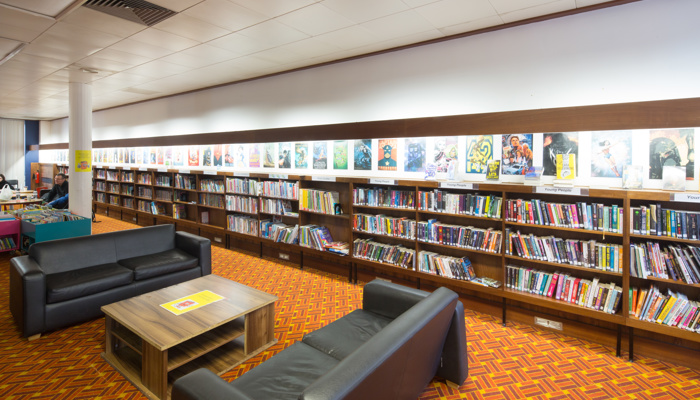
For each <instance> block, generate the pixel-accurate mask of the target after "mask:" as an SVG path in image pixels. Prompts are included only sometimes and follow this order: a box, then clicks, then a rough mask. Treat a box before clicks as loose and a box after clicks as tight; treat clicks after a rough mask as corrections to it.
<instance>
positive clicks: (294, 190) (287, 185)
mask: <svg viewBox="0 0 700 400" xmlns="http://www.w3.org/2000/svg"><path fill="white" fill-rule="evenodd" d="M258 193H260V194H262V195H263V196H268V197H282V198H285V199H290V200H297V199H299V182H297V181H282V180H280V181H261V182H259V183H258Z"/></svg>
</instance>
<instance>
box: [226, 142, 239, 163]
mask: <svg viewBox="0 0 700 400" xmlns="http://www.w3.org/2000/svg"><path fill="white" fill-rule="evenodd" d="M236 147H237V145H233V144H227V145H226V146H224V167H233V166H234V158H233V155H234V151H235V148H236Z"/></svg>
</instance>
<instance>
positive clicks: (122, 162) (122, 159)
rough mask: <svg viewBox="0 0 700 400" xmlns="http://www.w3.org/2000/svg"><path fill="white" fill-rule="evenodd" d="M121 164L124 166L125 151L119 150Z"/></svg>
mask: <svg viewBox="0 0 700 400" xmlns="http://www.w3.org/2000/svg"><path fill="white" fill-rule="evenodd" d="M118 154H119V161H118V162H119V164H124V149H119V153H118Z"/></svg>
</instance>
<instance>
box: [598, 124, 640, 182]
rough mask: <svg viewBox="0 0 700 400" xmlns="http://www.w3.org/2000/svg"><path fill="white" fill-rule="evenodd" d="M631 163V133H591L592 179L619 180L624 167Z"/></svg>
mask: <svg viewBox="0 0 700 400" xmlns="http://www.w3.org/2000/svg"><path fill="white" fill-rule="evenodd" d="M631 163H632V133H631V132H624V131H622V132H619V131H618V132H614V133H613V132H604V131H601V132H592V133H591V177H592V178H620V177H622V171H623V168H624V166H625V165H630V164H631Z"/></svg>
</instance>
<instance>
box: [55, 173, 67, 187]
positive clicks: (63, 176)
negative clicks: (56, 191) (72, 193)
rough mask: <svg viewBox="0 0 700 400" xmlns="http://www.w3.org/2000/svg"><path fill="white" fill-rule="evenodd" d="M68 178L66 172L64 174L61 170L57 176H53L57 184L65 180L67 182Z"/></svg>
mask: <svg viewBox="0 0 700 400" xmlns="http://www.w3.org/2000/svg"><path fill="white" fill-rule="evenodd" d="M66 179H68V177H67V176H66V174H64V173H63V172H60V173H58V174H56V176H55V177H54V178H53V181H54V183H55V184H57V185H63V182H65V181H66Z"/></svg>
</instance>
